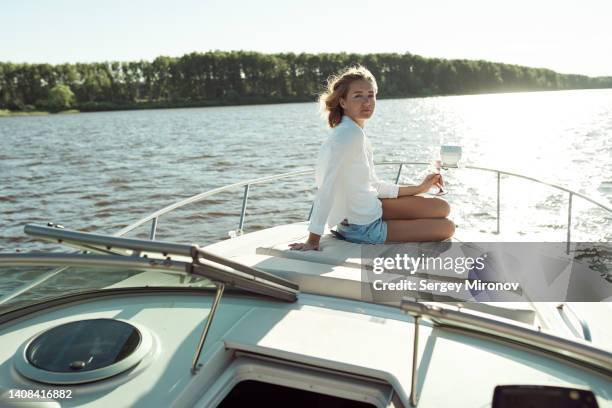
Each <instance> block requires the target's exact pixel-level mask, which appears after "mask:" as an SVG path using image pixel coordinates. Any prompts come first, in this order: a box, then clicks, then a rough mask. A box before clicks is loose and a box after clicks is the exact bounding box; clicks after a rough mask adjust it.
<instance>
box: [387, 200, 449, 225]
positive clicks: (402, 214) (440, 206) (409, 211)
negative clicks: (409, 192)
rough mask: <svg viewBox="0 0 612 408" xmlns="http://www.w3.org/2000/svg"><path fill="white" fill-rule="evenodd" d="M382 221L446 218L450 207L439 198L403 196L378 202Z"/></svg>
mask: <svg viewBox="0 0 612 408" xmlns="http://www.w3.org/2000/svg"><path fill="white" fill-rule="evenodd" d="M380 201H381V202H382V208H383V220H385V221H386V220H416V219H419V218H446V217H448V214H449V213H450V206H449V205H448V203H447V202H446V201H444V200H441V199H439V198H435V197H432V198H426V197H419V196H404V197H399V198H387V199H382V200H380Z"/></svg>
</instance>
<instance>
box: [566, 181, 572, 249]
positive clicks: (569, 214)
mask: <svg viewBox="0 0 612 408" xmlns="http://www.w3.org/2000/svg"><path fill="white" fill-rule="evenodd" d="M573 196H574V194H572V193H569V203H568V206H567V246H566V248H565V253H566V254H568V255H569V250H570V242H571V232H572V197H573Z"/></svg>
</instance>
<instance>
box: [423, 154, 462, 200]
mask: <svg viewBox="0 0 612 408" xmlns="http://www.w3.org/2000/svg"><path fill="white" fill-rule="evenodd" d="M460 159H461V146H450V145H443V146H440V159H436V160H433V161H432V162H431V167H430V170H431V171H432V172H433V173H435V174H441V169H444V170H448V169H449V167H452V168H457V167H459V166H458V165H457V163H458V162H459V160H460ZM428 193H429V194H431V195H435V196H441V195H445V194H447V193H448V190H446V189H443V188H442V187H438V192H428Z"/></svg>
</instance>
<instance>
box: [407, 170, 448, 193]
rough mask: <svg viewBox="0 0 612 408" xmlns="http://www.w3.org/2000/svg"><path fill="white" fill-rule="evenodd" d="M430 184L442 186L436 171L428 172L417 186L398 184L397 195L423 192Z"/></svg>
mask: <svg viewBox="0 0 612 408" xmlns="http://www.w3.org/2000/svg"><path fill="white" fill-rule="evenodd" d="M432 186H438V187H444V182H443V181H442V176H441V175H439V174H436V173H433V174H428V175H427V176H426V177H425V179H423V181H422V182H421V184H419V185H418V186H400V188H399V192H398V194H397V196H398V197H403V196H413V195H417V194H423V193H425V192H427V191H428V190H429V189H430V188H431V187H432Z"/></svg>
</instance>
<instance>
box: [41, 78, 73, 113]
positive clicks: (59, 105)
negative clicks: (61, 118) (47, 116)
mask: <svg viewBox="0 0 612 408" xmlns="http://www.w3.org/2000/svg"><path fill="white" fill-rule="evenodd" d="M73 104H74V94H73V93H72V91H71V90H70V87H69V86H68V85H62V84H59V85H55V86H54V87H53V88H51V90H50V91H49V98H48V100H47V106H48V108H49V110H51V111H52V112H59V111H62V110H66V109H70V108H71V107H72V106H73Z"/></svg>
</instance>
